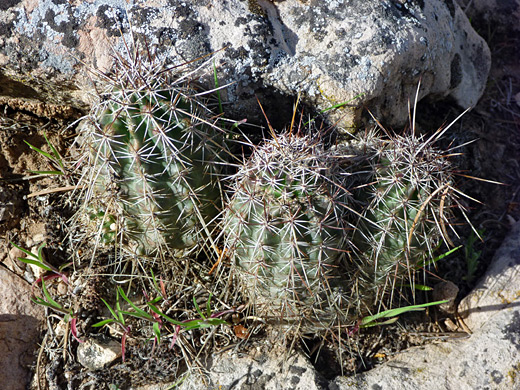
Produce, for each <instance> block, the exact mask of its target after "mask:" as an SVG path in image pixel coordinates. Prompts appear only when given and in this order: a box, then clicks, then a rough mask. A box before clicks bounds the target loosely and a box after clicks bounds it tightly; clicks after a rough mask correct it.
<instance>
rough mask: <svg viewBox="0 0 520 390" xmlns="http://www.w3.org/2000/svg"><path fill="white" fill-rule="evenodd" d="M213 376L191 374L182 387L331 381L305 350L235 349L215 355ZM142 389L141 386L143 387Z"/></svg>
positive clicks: (312, 386) (243, 389) (248, 389)
mask: <svg viewBox="0 0 520 390" xmlns="http://www.w3.org/2000/svg"><path fill="white" fill-rule="evenodd" d="M208 369H209V370H210V375H209V376H207V377H204V378H201V377H200V376H199V375H190V376H188V378H187V379H186V380H185V381H184V382H183V385H182V386H181V389H182V390H195V389H201V388H204V387H203V384H204V383H206V386H208V388H210V389H212V388H215V389H219V386H221V387H220V388H222V389H237V390H238V389H240V390H260V389H262V390H264V389H265V390H278V389H284V390H290V389H294V390H324V389H326V388H327V381H326V380H325V379H324V378H323V377H321V375H320V374H318V373H317V372H316V370H314V368H313V366H312V364H311V363H310V362H309V360H308V359H307V358H306V357H305V356H304V355H303V354H301V353H299V352H294V353H293V354H291V355H289V356H287V355H285V354H280V355H277V356H275V357H273V356H268V355H266V354H258V355H256V356H252V355H242V354H240V355H239V354H235V353H232V352H229V353H225V354H223V355H219V356H215V357H214V360H213V361H212V362H210V363H209V365H208ZM139 390H141V389H139Z"/></svg>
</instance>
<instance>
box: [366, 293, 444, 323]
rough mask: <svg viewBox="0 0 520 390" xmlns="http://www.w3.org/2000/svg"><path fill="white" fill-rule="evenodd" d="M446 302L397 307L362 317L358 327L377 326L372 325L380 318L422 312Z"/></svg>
mask: <svg viewBox="0 0 520 390" xmlns="http://www.w3.org/2000/svg"><path fill="white" fill-rule="evenodd" d="M446 302H448V301H447V300H444V301H436V302H430V303H423V304H421V305H411V306H405V307H399V308H397V309H391V310H385V311H383V312H381V313H378V314H374V315H373V316H367V317H364V318H363V319H362V320H361V324H360V327H362V328H363V327H369V326H374V325H378V323H377V324H373V323H374V322H375V321H377V320H378V319H380V318H391V317H396V316H398V315H401V314H404V313H408V312H411V311H421V310H424V309H425V308H426V307H428V306H434V305H440V304H442V303H446Z"/></svg>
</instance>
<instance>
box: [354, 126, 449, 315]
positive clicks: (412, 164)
mask: <svg viewBox="0 0 520 390" xmlns="http://www.w3.org/2000/svg"><path fill="white" fill-rule="evenodd" d="M378 142H379V146H378V147H377V148H374V150H373V151H372V152H371V153H372V156H371V158H370V160H369V161H370V163H371V165H372V177H371V184H370V185H367V186H365V187H363V188H362V189H360V191H358V192H357V193H356V195H357V197H358V198H360V199H362V200H365V211H364V216H365V218H362V219H360V220H359V224H358V226H357V229H356V230H355V234H354V238H353V240H354V241H355V244H356V246H357V252H356V255H355V256H354V257H357V258H358V261H357V265H358V267H359V268H360V271H361V272H360V273H359V275H360V280H359V288H360V289H362V290H363V291H364V293H365V296H366V297H372V298H373V299H374V302H371V303H370V302H367V303H366V304H365V306H366V307H371V306H372V307H373V306H374V304H376V303H378V302H381V299H382V298H383V296H384V295H386V294H387V293H389V292H391V291H393V289H394V288H395V287H396V286H398V285H400V284H402V281H403V280H404V279H408V277H409V276H411V275H413V274H414V272H415V271H416V270H417V269H418V268H419V267H420V266H421V265H423V264H425V263H427V261H428V259H431V258H432V254H433V252H434V250H435V249H436V247H437V246H438V245H439V243H440V241H441V240H442V239H445V240H446V241H447V242H449V238H448V236H447V232H446V229H447V226H449V224H450V220H451V219H452V217H453V211H452V207H453V206H454V205H455V203H456V199H455V198H454V189H453V187H452V185H453V168H452V167H451V164H450V161H449V159H448V156H447V155H446V153H443V152H442V151H441V150H439V149H437V148H435V147H434V146H433V145H432V140H431V139H430V140H426V141H425V140H424V139H423V138H422V137H416V136H413V135H408V136H393V137H391V139H390V140H389V141H382V140H379V141H378ZM400 281H401V282H400ZM370 291H372V293H370Z"/></svg>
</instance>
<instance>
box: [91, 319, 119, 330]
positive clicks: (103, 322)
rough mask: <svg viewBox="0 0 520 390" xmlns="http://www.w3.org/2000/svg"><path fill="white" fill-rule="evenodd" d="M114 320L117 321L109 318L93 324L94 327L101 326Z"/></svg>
mask: <svg viewBox="0 0 520 390" xmlns="http://www.w3.org/2000/svg"><path fill="white" fill-rule="evenodd" d="M112 322H115V321H114V320H113V319H112V318H107V319H106V320H103V321H99V322H96V323H95V324H93V325H91V326H92V327H93V328H100V327H102V326H104V325H106V324H111V323H112Z"/></svg>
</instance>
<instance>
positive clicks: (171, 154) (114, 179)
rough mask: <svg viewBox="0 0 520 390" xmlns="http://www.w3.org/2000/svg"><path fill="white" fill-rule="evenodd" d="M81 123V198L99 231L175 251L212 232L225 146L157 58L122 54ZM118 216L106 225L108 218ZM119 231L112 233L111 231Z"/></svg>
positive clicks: (134, 244) (187, 90) (196, 244)
mask: <svg viewBox="0 0 520 390" xmlns="http://www.w3.org/2000/svg"><path fill="white" fill-rule="evenodd" d="M119 65H120V66H119V67H117V68H116V69H118V71H117V72H116V74H115V75H113V76H107V77H106V78H107V80H108V89H107V91H106V92H105V93H103V94H101V98H100V101H99V102H98V104H96V105H94V107H93V109H92V112H91V114H90V115H89V117H88V123H87V124H86V126H84V129H86V130H85V131H84V134H83V136H84V140H85V142H84V144H85V145H86V146H87V150H86V159H88V160H89V169H88V173H87V174H86V175H85V177H84V183H85V184H86V187H87V192H86V193H87V196H86V202H85V203H86V204H88V205H89V208H90V209H94V212H93V213H91V215H95V216H96V218H94V219H95V220H96V221H103V222H98V225H100V228H99V230H101V231H103V237H105V238H106V237H109V238H111V237H112V236H114V235H117V237H118V238H119V239H120V241H121V242H122V243H123V244H124V245H125V247H127V248H131V249H132V251H133V252H135V253H137V254H140V255H154V254H156V253H157V252H158V251H159V250H162V251H166V250H169V251H170V252H172V253H173V254H174V255H175V256H179V255H180V254H186V253H187V252H189V251H190V250H193V249H200V248H201V247H202V246H203V245H204V244H205V243H207V242H208V240H210V239H211V229H212V224H213V222H214V219H215V217H216V216H217V214H218V212H219V208H220V198H221V196H220V191H219V188H218V184H217V182H216V180H215V177H214V176H215V174H216V173H217V165H216V162H217V160H218V156H219V153H220V152H221V148H222V146H221V145H220V144H219V142H218V141H217V139H218V138H219V136H220V134H219V133H218V131H217V130H216V127H215V126H214V125H213V121H212V119H211V118H212V117H211V113H209V112H208V110H207V109H206V108H205V107H204V106H203V105H202V104H201V103H200V100H199V99H196V98H194V94H195V92H194V91H193V89H192V88H191V87H190V84H189V82H188V81H187V80H186V75H183V76H184V80H183V79H182V78H181V77H180V76H179V75H177V74H175V73H174V72H172V71H170V70H168V69H166V68H165V67H164V66H163V64H161V63H160V62H159V61H157V60H155V59H147V58H142V57H140V56H138V55H136V57H134V60H133V61H131V62H128V61H123V60H121V61H120V64H119ZM114 216H117V221H119V223H117V224H116V223H112V224H110V227H108V229H112V231H108V232H107V231H105V230H107V226H106V225H107V223H106V221H110V220H112V219H114ZM116 233H117V234H116Z"/></svg>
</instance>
